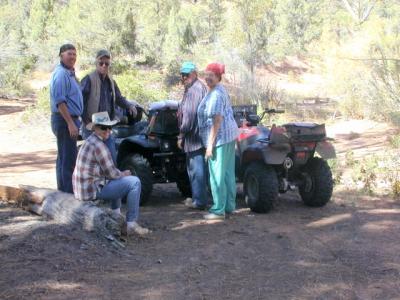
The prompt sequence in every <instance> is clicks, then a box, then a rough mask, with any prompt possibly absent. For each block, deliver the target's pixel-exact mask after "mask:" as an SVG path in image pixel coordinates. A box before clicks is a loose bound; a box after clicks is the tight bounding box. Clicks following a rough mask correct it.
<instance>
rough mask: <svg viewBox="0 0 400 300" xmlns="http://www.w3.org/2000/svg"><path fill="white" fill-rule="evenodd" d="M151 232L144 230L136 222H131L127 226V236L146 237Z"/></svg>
mask: <svg viewBox="0 0 400 300" xmlns="http://www.w3.org/2000/svg"><path fill="white" fill-rule="evenodd" d="M150 232H151V230H150V229H147V228H144V227H142V226H140V225H139V224H138V223H136V222H129V224H127V226H126V234H127V235H132V234H138V235H146V234H148V233H150Z"/></svg>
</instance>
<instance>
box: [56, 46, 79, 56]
mask: <svg viewBox="0 0 400 300" xmlns="http://www.w3.org/2000/svg"><path fill="white" fill-rule="evenodd" d="M68 50H76V48H75V46H74V45H72V44H64V45H62V46H61V47H60V52H59V53H58V55H59V56H60V55H61V53H63V52H65V51H68Z"/></svg>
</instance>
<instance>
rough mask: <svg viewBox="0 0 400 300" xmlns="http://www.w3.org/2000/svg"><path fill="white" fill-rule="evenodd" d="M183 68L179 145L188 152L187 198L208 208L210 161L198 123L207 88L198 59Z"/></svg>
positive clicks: (198, 206)
mask: <svg viewBox="0 0 400 300" xmlns="http://www.w3.org/2000/svg"><path fill="white" fill-rule="evenodd" d="M180 72H181V81H182V84H183V86H184V87H185V91H184V94H183V98H182V101H181V103H180V104H179V108H178V120H179V126H180V127H179V129H180V133H179V136H178V147H179V148H181V149H183V150H184V151H185V152H186V167H187V172H188V175H189V180H190V186H191V188H192V198H188V199H186V201H185V205H186V206H188V207H189V208H192V209H205V208H206V205H207V193H206V182H207V181H206V165H205V161H204V147H203V145H202V143H201V139H200V136H199V129H198V124H197V107H198V106H199V104H200V102H201V100H202V99H203V98H204V96H205V95H206V94H207V88H206V86H205V85H204V84H203V83H202V82H201V81H200V80H198V78H197V71H196V65H195V64H194V63H192V62H190V61H187V62H184V63H183V64H182V67H181V69H180Z"/></svg>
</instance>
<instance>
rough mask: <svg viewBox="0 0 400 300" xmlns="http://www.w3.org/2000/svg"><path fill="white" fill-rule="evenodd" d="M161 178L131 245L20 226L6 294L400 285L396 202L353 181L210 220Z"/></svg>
mask: <svg viewBox="0 0 400 300" xmlns="http://www.w3.org/2000/svg"><path fill="white" fill-rule="evenodd" d="M162 187H163V188H162V189H161V187H159V188H160V190H157V189H156V190H157V191H158V192H157V193H156V194H155V195H154V198H157V197H159V199H156V200H157V201H159V202H157V204H156V205H155V206H152V205H151V203H152V202H151V201H150V203H149V204H148V205H146V206H144V207H142V208H141V222H143V223H145V224H146V225H148V226H149V227H151V228H152V229H153V233H152V234H151V235H150V236H149V237H148V238H145V239H143V238H135V237H134V238H131V239H129V240H128V243H127V248H126V249H125V250H117V249H114V248H112V247H109V246H108V244H107V242H106V241H104V240H102V239H97V238H96V237H94V236H93V235H91V234H89V233H85V232H82V231H81V230H80V229H76V228H74V227H72V226H69V227H68V226H64V225H58V224H51V223H49V224H48V225H47V226H46V227H40V228H36V229H33V230H31V231H29V232H25V233H24V234H23V235H22V234H20V237H18V235H17V236H16V237H15V238H16V240H18V239H19V240H18V242H16V243H14V244H13V245H12V246H10V247H8V248H4V247H2V251H1V253H2V261H3V262H5V263H3V266H2V270H1V273H0V274H1V278H0V279H2V280H0V282H2V284H1V285H2V289H3V292H2V294H0V295H3V296H9V297H14V298H20V297H21V296H22V297H23V296H26V295H28V293H29V296H31V297H32V296H33V297H47V298H52V297H61V298H62V297H63V295H64V296H65V297H69V298H96V299H109V298H114V299H122V298H128V299H132V298H134V299H267V298H269V299H287V298H302V299H308V298H309V299H338V298H340V299H343V298H345V299H353V298H354V299H356V298H361V299H368V298H376V299H378V298H379V299H388V298H395V297H397V295H398V293H399V292H400V280H399V278H400V277H399V272H400V256H399V254H398V253H400V247H399V242H398V241H399V238H400V231H399V229H400V219H399V216H400V207H399V205H398V203H394V202H388V201H378V199H376V198H368V197H363V198H362V199H359V198H357V199H359V201H352V200H351V199H350V200H349V198H350V197H352V193H351V191H346V192H339V193H335V195H334V199H333V201H332V202H330V203H328V205H327V206H325V207H323V208H309V207H305V206H303V205H302V203H301V201H300V199H299V197H298V195H297V194H296V193H288V194H286V195H282V196H281V197H280V199H279V201H278V202H277V204H276V206H275V209H274V210H273V211H272V212H271V213H269V214H253V213H251V212H250V211H249V210H248V209H247V208H240V209H239V213H238V214H235V215H234V216H232V217H231V218H229V219H228V220H225V221H224V222H219V221H216V222H205V221H202V219H201V216H202V213H201V212H193V211H190V210H188V209H186V208H185V207H184V206H183V205H182V204H181V203H180V201H181V200H182V199H183V198H182V197H180V196H179V192H178V190H177V189H176V188H175V187H174V186H173V185H170V189H169V190H168V189H167V188H168V185H166V186H164V185H163V186H162ZM164 190H168V191H167V192H164V193H162V194H161V195H159V193H160V192H162V191H164ZM354 195H356V194H354ZM174 197H175V198H174ZM357 197H358V196H357ZM162 200H164V201H162ZM371 203H372V204H371ZM7 222H8V221H7ZM8 223H10V222H8ZM3 242H4V241H2V245H4V244H3ZM5 274H6V275H5Z"/></svg>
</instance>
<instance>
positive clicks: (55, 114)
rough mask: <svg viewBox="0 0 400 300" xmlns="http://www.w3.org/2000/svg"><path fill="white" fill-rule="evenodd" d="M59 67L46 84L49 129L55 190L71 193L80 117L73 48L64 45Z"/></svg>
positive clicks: (81, 103) (79, 94)
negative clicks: (53, 149)
mask: <svg viewBox="0 0 400 300" xmlns="http://www.w3.org/2000/svg"><path fill="white" fill-rule="evenodd" d="M59 56H60V63H59V64H58V65H57V66H56V68H55V70H54V72H53V74H52V76H51V80H50V108H51V129H52V131H53V133H54V135H55V136H56V138H57V162H56V174H57V189H58V190H60V191H62V192H66V193H73V190H72V172H73V171H74V167H75V161H76V156H77V147H76V140H77V137H78V133H79V127H80V119H79V117H80V116H81V115H82V113H83V99H82V93H81V90H80V87H79V83H78V80H77V79H76V77H75V70H74V66H75V62H76V48H75V46H74V45H72V44H64V45H62V46H61V48H60V52H59Z"/></svg>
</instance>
